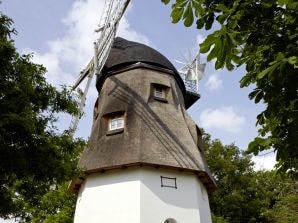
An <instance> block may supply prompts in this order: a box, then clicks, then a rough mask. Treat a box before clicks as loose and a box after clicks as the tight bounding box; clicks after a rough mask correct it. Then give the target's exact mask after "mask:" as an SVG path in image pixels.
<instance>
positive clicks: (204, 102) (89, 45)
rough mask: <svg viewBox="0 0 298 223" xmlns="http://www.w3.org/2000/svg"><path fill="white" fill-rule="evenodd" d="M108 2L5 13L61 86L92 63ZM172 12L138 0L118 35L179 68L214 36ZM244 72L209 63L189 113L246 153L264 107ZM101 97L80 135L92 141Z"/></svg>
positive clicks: (23, 7) (22, 4)
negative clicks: (245, 84)
mask: <svg viewBox="0 0 298 223" xmlns="http://www.w3.org/2000/svg"><path fill="white" fill-rule="evenodd" d="M103 4H104V1H103V0H85V1H75V0H63V1H38V0H3V1H2V4H0V10H1V12H2V13H4V14H6V15H8V16H9V17H11V18H12V19H13V20H14V22H15V24H14V27H15V28H16V29H17V31H18V35H17V36H16V37H15V38H14V39H15V40H16V42H15V44H16V47H17V48H18V51H19V52H21V53H31V52H33V53H34V58H33V60H34V61H35V62H37V63H42V64H44V65H45V67H47V69H48V73H47V75H46V77H47V80H48V81H49V82H50V83H52V84H54V85H55V86H57V87H58V86H60V85H62V84H65V85H68V86H70V85H72V84H73V83H74V82H75V79H76V77H77V76H78V74H79V72H80V71H81V70H82V69H83V68H84V67H85V65H86V64H87V63H88V62H89V60H90V59H91V57H92V55H93V42H94V41H96V40H97V38H98V36H96V33H94V30H95V29H96V28H97V24H98V23H99V20H100V15H101V12H102V10H101V9H102V7H103ZM170 10H171V7H170V5H167V6H165V5H164V4H163V3H162V2H161V0H156V1H152V0H151V1H140V0H138V1H136V0H132V1H131V3H130V5H129V7H128V9H127V11H126V13H125V14H124V17H123V18H122V20H121V22H120V25H119V28H118V31H117V36H121V37H123V38H126V39H128V40H133V41H137V42H142V43H144V44H147V45H149V46H151V47H153V48H155V49H156V50H158V51H159V52H161V53H162V54H163V55H165V56H166V57H167V58H168V59H169V60H170V61H171V62H172V63H173V64H174V66H175V67H176V68H177V69H179V68H181V64H179V63H177V62H176V60H180V61H185V58H184V57H186V59H188V51H191V52H192V54H193V55H195V53H196V52H197V50H198V45H197V43H198V42H200V41H202V40H203V39H204V38H206V36H207V35H208V33H207V32H206V31H204V30H197V29H196V28H195V26H192V27H189V28H186V27H184V26H183V24H181V23H179V24H172V23H171V18H170ZM201 61H202V62H203V63H206V55H201ZM244 73H245V71H244V69H243V68H238V69H236V70H234V71H233V72H228V71H226V70H215V69H214V63H213V62H208V63H207V66H206V69H205V76H204V77H203V79H202V80H201V82H200V94H201V99H200V100H199V101H197V102H196V103H195V104H194V105H193V106H192V107H191V108H190V109H189V110H188V111H189V113H190V115H191V116H192V118H193V119H194V120H195V122H196V123H197V125H198V126H199V127H203V128H204V129H205V131H206V132H208V133H210V134H211V136H212V138H213V139H215V138H218V139H220V140H221V141H222V142H223V143H224V144H230V143H234V144H235V145H237V146H238V147H239V148H240V149H246V148H247V145H248V143H249V142H250V141H251V140H252V139H253V138H254V137H255V136H257V128H256V127H255V123H256V115H257V114H258V113H260V111H261V110H262V108H263V106H262V105H255V104H254V102H253V101H250V100H249V99H248V94H249V92H250V90H251V88H245V89H240V87H239V81H240V79H241V77H242V76H243V75H244ZM82 87H83V86H82ZM95 99H96V89H95V87H94V83H93V85H92V87H91V89H90V90H89V94H88V96H87V102H86V107H85V109H84V112H85V115H84V117H83V119H82V120H81V121H80V123H79V126H78V130H77V132H76V135H75V136H77V137H83V138H86V139H87V138H88V136H89V134H90V130H91V122H92V112H93V109H92V107H93V104H94V101H95ZM70 120H71V118H70V117H68V116H62V117H61V119H60V121H59V127H60V128H61V129H63V128H65V127H67V126H69V124H70ZM273 155H274V154H272V153H271V154H269V155H266V156H265V155H264V156H258V157H255V158H254V160H255V161H256V162H257V163H258V166H259V167H261V168H271V167H272V166H273V163H274V162H273V160H274V156H273Z"/></svg>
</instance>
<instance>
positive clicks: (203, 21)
mask: <svg viewBox="0 0 298 223" xmlns="http://www.w3.org/2000/svg"><path fill="white" fill-rule="evenodd" d="M162 2H164V3H165V4H168V3H169V2H170V0H162ZM171 17H172V21H173V22H174V23H177V22H179V21H180V20H183V22H184V25H185V26H187V27H188V26H191V25H192V24H193V22H194V20H196V26H197V28H198V29H202V28H205V29H206V30H210V29H211V28H212V27H214V26H213V25H214V24H217V26H216V27H218V29H217V30H215V31H214V32H213V33H211V34H210V35H208V37H207V38H206V39H205V41H204V42H203V43H202V44H201V45H200V47H201V48H200V51H201V53H207V52H209V53H208V57H207V60H208V61H210V60H213V59H215V60H216V62H215V68H216V69H222V68H227V69H228V70H233V69H234V67H235V65H236V66H241V65H244V66H245V69H246V74H245V75H244V76H243V78H242V80H241V82H240V86H241V87H246V86H249V85H253V86H256V88H255V89H254V90H253V91H252V92H251V93H250V94H249V98H250V99H252V100H254V101H255V103H260V102H263V103H264V104H265V105H266V109H265V110H264V111H262V112H261V113H260V114H259V115H258V116H257V123H256V124H257V125H259V126H260V128H259V136H258V137H256V138H255V139H254V140H253V141H252V142H251V143H250V144H249V148H248V151H249V152H250V153H254V154H258V153H259V152H260V151H263V150H267V149H271V148H273V149H274V150H275V151H276V152H277V157H276V159H277V161H278V167H279V169H280V170H281V171H283V172H288V173H291V174H292V175H296V177H297V176H298V173H297V172H298V148H297V145H298V137H297V135H298V75H297V72H298V70H297V68H298V56H297V53H298V27H297V23H298V2H297V1H295V0H250V1H244V0H236V1H235V0H225V1H219V0H176V1H175V2H174V4H173V5H172V13H171Z"/></svg>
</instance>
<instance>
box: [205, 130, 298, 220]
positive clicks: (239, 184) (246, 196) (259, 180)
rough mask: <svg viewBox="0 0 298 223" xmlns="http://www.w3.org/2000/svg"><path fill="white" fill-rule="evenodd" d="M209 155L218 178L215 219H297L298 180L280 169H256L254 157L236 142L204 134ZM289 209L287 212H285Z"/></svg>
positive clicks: (212, 200) (213, 201)
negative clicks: (226, 143)
mask: <svg viewBox="0 0 298 223" xmlns="http://www.w3.org/2000/svg"><path fill="white" fill-rule="evenodd" d="M204 142H205V157H206V160H207V163H208V164H209V167H210V170H211V172H212V174H213V176H214V178H215V180H216V183H217V190H216V191H215V192H214V194H212V195H210V196H209V201H210V208H211V212H212V222H214V223H238V222H241V223H245V222H250V223H253V222H262V223H266V222H268V223H274V222H282V221H279V220H281V219H283V216H284V219H285V216H286V219H288V220H287V221H286V220H284V221H283V222H294V221H291V220H292V219H297V217H298V212H297V203H296V201H297V199H298V193H297V192H298V191H297V189H298V188H297V186H298V184H297V181H294V180H292V179H290V178H288V177H287V176H282V175H280V174H277V173H276V171H257V172H255V171H254V170H253V162H252V161H251V157H250V156H249V155H247V154H245V153H243V152H241V151H240V150H239V149H238V148H237V147H236V146H235V145H233V144H231V145H222V143H221V142H220V141H219V140H211V138H210V135H208V134H204ZM283 211H286V212H287V214H285V213H283Z"/></svg>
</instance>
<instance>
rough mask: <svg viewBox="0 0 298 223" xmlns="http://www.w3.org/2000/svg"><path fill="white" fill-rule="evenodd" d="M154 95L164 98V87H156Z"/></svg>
mask: <svg viewBox="0 0 298 223" xmlns="http://www.w3.org/2000/svg"><path fill="white" fill-rule="evenodd" d="M154 96H155V97H159V98H163V89H162V88H161V87H155V91H154Z"/></svg>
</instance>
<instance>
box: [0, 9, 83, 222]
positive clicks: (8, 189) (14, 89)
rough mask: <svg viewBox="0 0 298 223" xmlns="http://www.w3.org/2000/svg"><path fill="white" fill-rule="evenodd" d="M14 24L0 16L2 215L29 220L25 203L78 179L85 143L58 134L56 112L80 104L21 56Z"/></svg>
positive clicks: (70, 110) (35, 203) (72, 111)
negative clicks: (17, 47) (78, 159)
mask: <svg viewBox="0 0 298 223" xmlns="http://www.w3.org/2000/svg"><path fill="white" fill-rule="evenodd" d="M11 25H12V20H11V19H9V18H8V17H7V16H5V15H3V14H0V69H1V75H0V86H1V88H0V159H1V164H0V175H1V181H0V200H1V203H0V217H2V218H7V217H11V216H14V217H20V218H24V219H26V218H30V214H28V213H24V203H27V204H28V205H29V206H31V207H33V206H35V207H38V206H39V203H40V202H41V199H40V198H41V196H43V195H44V194H45V193H47V192H48V191H51V190H53V188H55V186H56V185H58V184H60V183H63V182H65V181H67V180H70V179H71V178H72V176H74V174H75V172H76V171H77V169H76V163H77V157H78V154H79V152H80V151H81V150H82V148H83V146H84V144H85V142H84V141H83V140H81V139H75V140H74V139H72V137H71V135H70V134H69V131H64V132H62V133H58V131H57V129H56V127H55V121H56V120H57V114H58V113H59V112H63V113H67V114H70V115H71V114H77V113H78V109H77V103H76V102H75V100H74V98H73V96H72V95H71V94H70V92H68V91H67V89H66V88H63V89H62V90H61V91H58V90H57V89H56V88H55V87H53V86H51V85H50V84H48V83H47V82H46V80H45V77H44V74H45V72H46V69H45V68H44V67H43V66H42V65H38V64H34V63H32V62H31V55H19V54H18V53H17V52H16V48H15V46H14V41H13V40H12V38H11V35H13V34H15V33H16V31H15V30H14V29H12V28H11Z"/></svg>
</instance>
